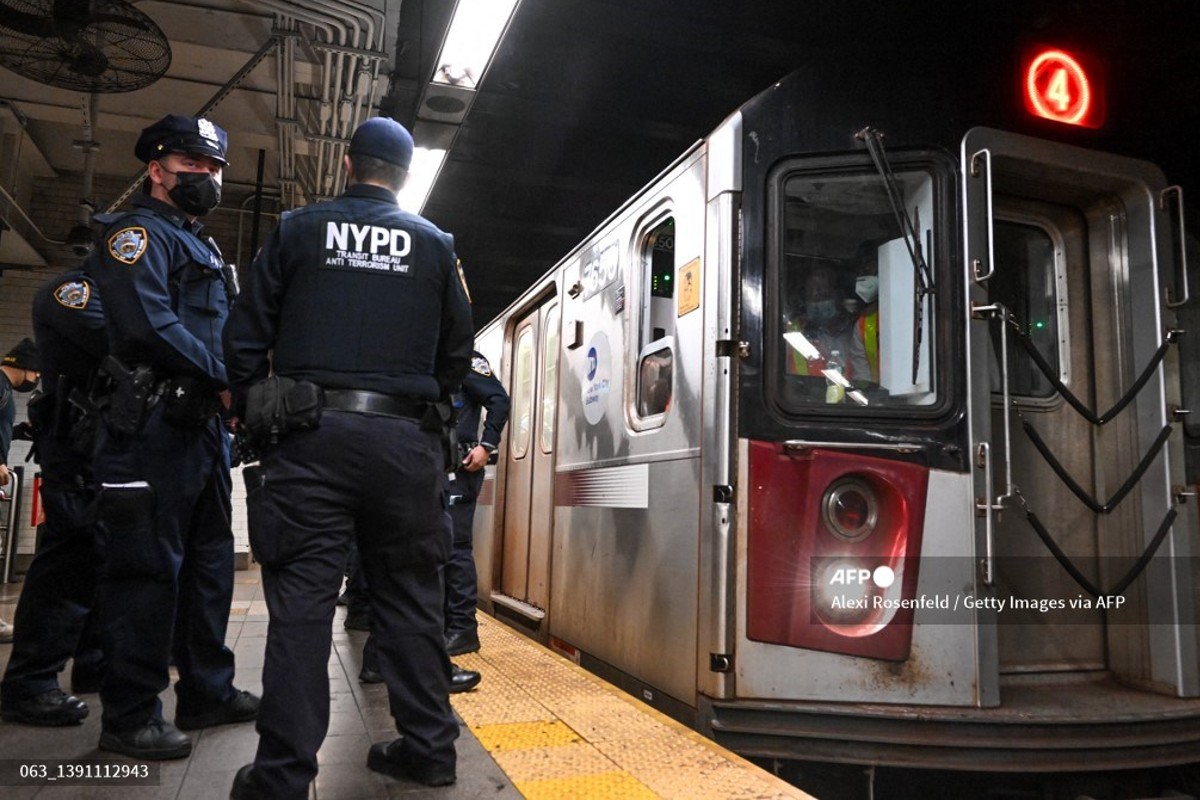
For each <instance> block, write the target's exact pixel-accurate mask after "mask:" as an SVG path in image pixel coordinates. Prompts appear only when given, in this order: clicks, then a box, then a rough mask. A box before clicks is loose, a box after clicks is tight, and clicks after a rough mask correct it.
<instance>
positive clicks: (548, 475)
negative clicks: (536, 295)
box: [492, 298, 559, 622]
mask: <svg viewBox="0 0 1200 800" xmlns="http://www.w3.org/2000/svg"><path fill="white" fill-rule="evenodd" d="M558 308H559V307H558V303H557V302H556V301H555V300H554V299H553V298H551V299H550V300H547V301H545V302H542V303H541V304H540V305H538V306H537V307H535V308H533V309H532V310H530V311H528V312H526V313H525V314H524V316H521V317H518V318H517V321H516V323H515V324H514V325H513V328H512V330H513V334H512V339H511V340H510V348H511V350H510V361H509V363H510V364H511V366H510V373H511V378H512V379H511V382H510V384H509V393H510V395H511V398H512V411H511V414H510V417H509V436H508V448H507V450H506V452H505V454H504V458H505V460H506V465H505V467H506V469H505V474H506V476H507V477H506V480H505V483H504V509H505V512H504V527H503V534H502V537H501V555H500V565H499V573H500V574H499V581H498V582H497V584H496V585H498V587H499V590H498V591H493V592H492V601H493V602H495V603H497V604H499V605H501V606H504V607H506V608H509V609H510V610H514V611H517V612H518V613H520V614H522V615H523V616H525V617H527V618H529V619H531V620H534V621H539V622H540V621H541V619H542V618H543V617H544V616H545V610H546V608H547V607H548V602H549V592H550V531H551V525H552V521H553V513H554V507H553V492H552V491H551V490H550V487H551V486H552V485H553V481H552V478H553V475H554V460H553V458H554V457H553V453H554V425H555V413H554V412H555V398H556V397H557V394H558V329H559V325H558V320H559V313H558Z"/></svg>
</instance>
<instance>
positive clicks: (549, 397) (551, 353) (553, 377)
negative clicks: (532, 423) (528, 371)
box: [539, 306, 558, 453]
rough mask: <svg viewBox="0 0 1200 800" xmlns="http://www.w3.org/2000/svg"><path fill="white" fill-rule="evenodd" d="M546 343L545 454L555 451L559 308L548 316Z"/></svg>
mask: <svg viewBox="0 0 1200 800" xmlns="http://www.w3.org/2000/svg"><path fill="white" fill-rule="evenodd" d="M544 330H545V331H546V336H545V342H544V344H543V348H544V351H543V352H542V426H541V431H542V432H541V436H540V437H539V439H540V444H541V446H542V452H543V453H549V452H551V451H553V450H554V406H555V402H556V401H557V399H558V306H555V307H554V308H552V309H550V311H549V313H547V314H546V322H545V327H544Z"/></svg>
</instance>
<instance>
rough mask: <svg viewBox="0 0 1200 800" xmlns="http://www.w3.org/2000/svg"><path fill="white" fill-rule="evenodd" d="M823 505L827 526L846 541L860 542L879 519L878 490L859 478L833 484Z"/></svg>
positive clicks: (826, 493) (846, 479) (873, 528)
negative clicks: (876, 491) (876, 495)
mask: <svg viewBox="0 0 1200 800" xmlns="http://www.w3.org/2000/svg"><path fill="white" fill-rule="evenodd" d="M822 507H823V509H824V516H825V524H826V526H827V527H828V528H829V530H830V531H831V532H832V533H833V534H834V535H835V536H837V537H838V538H840V539H843V540H845V541H847V542H861V541H862V540H863V539H865V538H867V537H868V536H870V535H871V532H872V531H874V530H875V525H876V523H878V522H879V501H878V499H877V498H876V497H875V491H874V490H873V489H871V487H870V486H868V485H867V483H866V482H865V481H862V480H860V479H858V478H845V479H843V480H840V481H838V482H837V483H835V484H833V485H832V486H830V487H829V489H828V490H827V491H826V492H825V499H824V502H823V503H822Z"/></svg>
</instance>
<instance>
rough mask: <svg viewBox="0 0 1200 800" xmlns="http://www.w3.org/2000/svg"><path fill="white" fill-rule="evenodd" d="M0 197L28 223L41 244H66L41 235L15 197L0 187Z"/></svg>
mask: <svg viewBox="0 0 1200 800" xmlns="http://www.w3.org/2000/svg"><path fill="white" fill-rule="evenodd" d="M0 195H3V197H4V199H5V200H7V201H8V203H9V205H11V206H12V207H13V208H15V209H16V210H17V213H18V214H20V215H21V219H23V220H25V222H27V223H29V227H30V228H32V229H33V232H34V233H36V234H37V235H38V238H40V239H41V240H42V241H43V242H46V243H47V244H66V242H65V241H59V240H58V239H51V238H50V237H49V236H47V235H46V234H44V233H42V229H41V228H39V227H38V226H37V223H36V222H34V221H33V219H32V218H31V217H30V216H29V215H28V214H26V213H25V209H23V208H21V204H20V203H18V202H17V199H16V198H15V197H13V196H12V195H11V194H9V193H8V190H7V189H5V188H4V187H3V186H0Z"/></svg>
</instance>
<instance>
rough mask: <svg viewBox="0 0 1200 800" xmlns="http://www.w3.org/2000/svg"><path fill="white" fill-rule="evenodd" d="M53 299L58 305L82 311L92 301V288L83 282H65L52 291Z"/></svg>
mask: <svg viewBox="0 0 1200 800" xmlns="http://www.w3.org/2000/svg"><path fill="white" fill-rule="evenodd" d="M54 299H55V300H57V301H58V304H59V305H62V306H66V307H67V308H71V309H74V310H76V311H82V310H83V309H85V308H87V304H88V300H91V299H92V287H90V286H88V285H87V283H85V282H84V281H67V282H66V283H62V284H60V285H59V287H58V288H57V289H55V290H54Z"/></svg>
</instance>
